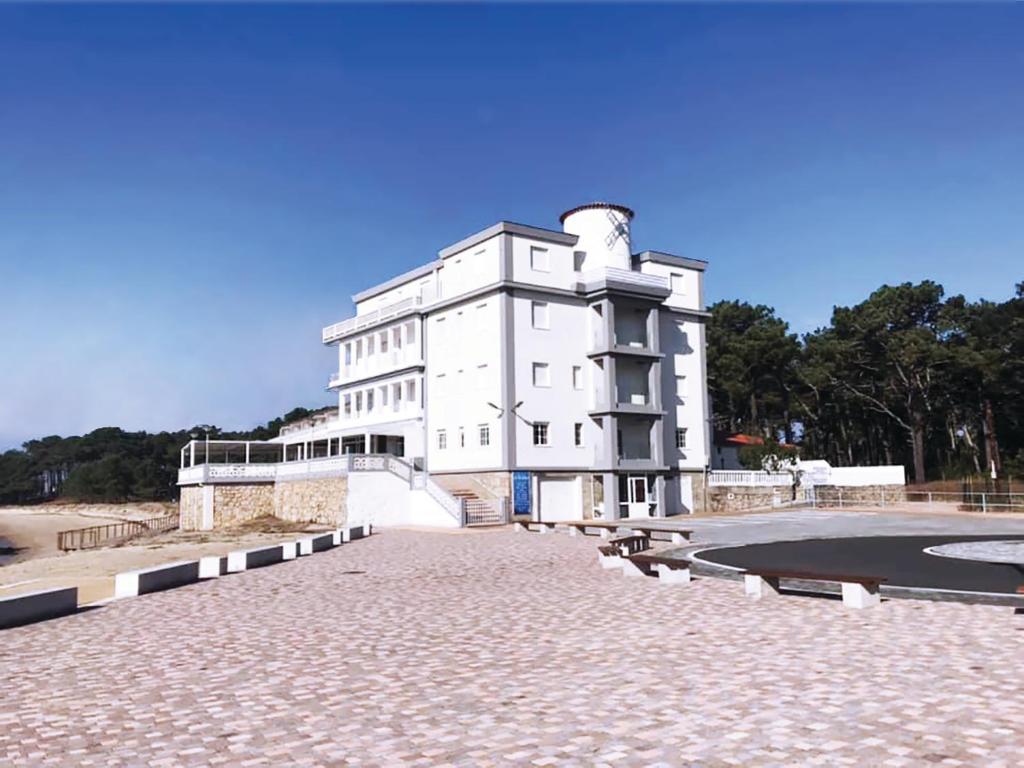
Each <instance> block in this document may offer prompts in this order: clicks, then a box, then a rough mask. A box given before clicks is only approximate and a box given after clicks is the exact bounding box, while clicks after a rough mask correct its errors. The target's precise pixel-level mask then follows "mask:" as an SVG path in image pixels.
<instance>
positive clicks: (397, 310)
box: [323, 295, 427, 344]
mask: <svg viewBox="0 0 1024 768" xmlns="http://www.w3.org/2000/svg"><path fill="white" fill-rule="evenodd" d="M426 299H427V297H425V296H423V295H420V296H410V297H409V298H408V299H403V300H402V301H399V302H396V303H394V304H390V305H388V306H386V307H381V308H380V309H375V310H373V311H372V312H366V313H365V314H362V315H356V316H355V317H350V318H348V319H347V320H342V321H341V322H339V323H335V324H334V325H328V326H327V327H326V328H324V330H323V342H324V344H330V343H332V342H335V341H339V340H340V339H342V338H344V337H345V336H349V335H350V334H353V333H356V332H357V331H361V330H363V329H365V328H370V327H372V326H375V325H379V324H380V323H385V322H387V321H389V320H394V319H395V318H398V317H402V316H403V315H409V314H412V313H414V312H417V311H418V310H419V308H420V307H421V306H423V304H424V303H425V300H426Z"/></svg>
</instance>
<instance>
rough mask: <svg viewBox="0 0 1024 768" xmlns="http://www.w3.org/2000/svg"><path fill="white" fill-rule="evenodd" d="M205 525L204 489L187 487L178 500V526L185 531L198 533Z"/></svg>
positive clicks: (184, 487) (193, 486) (199, 486)
mask: <svg viewBox="0 0 1024 768" xmlns="http://www.w3.org/2000/svg"><path fill="white" fill-rule="evenodd" d="M202 524H203V487H202V486H201V485H186V486H183V487H182V489H181V497H180V499H179V500H178V525H179V526H180V528H181V530H183V531H198V530H199V527H200V526H201V525H202Z"/></svg>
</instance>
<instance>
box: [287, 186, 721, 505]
mask: <svg viewBox="0 0 1024 768" xmlns="http://www.w3.org/2000/svg"><path fill="white" fill-rule="evenodd" d="M633 216H634V214H633V212H632V211H631V210H630V209H628V208H626V207H624V206H620V205H613V204H606V203H592V204H588V205H582V206H579V207H577V208H573V209H572V210H569V211H567V212H566V213H564V214H563V215H562V216H561V219H560V220H561V224H562V228H561V230H552V229H545V228H541V227H534V226H526V225H522V224H515V223H511V222H505V221H503V222H499V223H497V224H495V225H493V226H491V227H488V228H487V229H485V230H482V231H480V232H477V233H475V234H473V235H470V236H469V237H467V238H465V239H463V240H461V241H459V242H457V243H455V244H453V245H451V246H449V247H447V248H444V249H443V250H441V251H440V252H439V253H438V258H437V259H436V260H433V261H431V262H429V263H427V264H424V265H423V266H421V267H418V268H417V269H414V270H411V271H409V272H406V273H404V274H402V275H399V276H397V277H395V278H394V279H392V280H389V281H387V282H385V283H382V284H380V285H377V286H374V287H372V288H370V289H368V290H365V291H363V292H362V293H359V294H357V295H356V296H354V297H353V300H354V303H355V314H354V316H352V317H350V318H348V319H346V320H343V321H341V322H338V323H335V324H333V325H330V326H328V327H326V328H324V329H323V336H322V339H323V343H324V344H327V345H330V346H333V347H336V348H337V351H338V370H337V372H336V373H334V374H333V375H332V376H331V377H330V380H329V384H328V386H329V388H330V389H331V390H333V391H335V392H336V393H337V396H338V413H337V417H336V418H333V419H328V420H326V421H323V422H322V423H319V424H316V425H313V426H310V427H309V428H307V429H300V430H293V431H291V432H289V433H288V434H283V435H282V436H281V437H280V438H279V440H281V441H282V442H284V443H285V447H284V449H283V455H284V458H285V460H286V461H292V460H309V459H314V458H321V457H331V456H335V455H338V454H345V453H357V454H361V453H371V454H377V453H389V454H393V455H396V456H400V457H404V458H405V459H406V461H407V462H409V463H410V464H411V465H412V466H413V467H414V468H415V469H416V470H418V471H421V472H424V473H427V474H428V475H429V477H430V478H432V479H433V480H435V481H437V482H438V483H440V484H441V485H443V486H444V487H446V488H450V489H455V488H469V489H471V490H472V491H473V492H474V493H476V494H478V495H480V496H482V497H490V498H498V497H502V496H504V497H509V498H513V499H514V502H513V503H514V504H515V512H516V513H520V514H524V513H526V512H527V511H528V512H529V513H530V514H532V515H533V517H534V518H539V519H544V520H559V519H564V520H572V519H580V518H585V517H586V518H589V517H603V518H605V519H612V518H619V517H636V516H664V515H674V514H685V513H688V512H691V511H694V510H696V509H700V508H702V507H703V498H704V494H705V475H706V468H707V465H708V461H709V457H710V436H709V431H708V423H709V413H708V398H707V386H706V378H707V377H706V365H705V325H704V324H705V320H706V318H707V317H708V315H707V313H706V312H705V309H704V298H703V278H704V268H705V263H704V262H702V261H698V260H694V259H689V258H684V257H680V256H673V255H671V254H668V253H663V252H659V251H641V252H634V251H633V249H632V246H631V223H632V219H633Z"/></svg>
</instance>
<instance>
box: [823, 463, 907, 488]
mask: <svg viewBox="0 0 1024 768" xmlns="http://www.w3.org/2000/svg"><path fill="white" fill-rule="evenodd" d="M906 484H907V478H906V473H905V471H904V469H903V465H902V464H898V465H895V466H878V467H832V468H831V469H830V470H829V474H828V485H842V486H857V485H906Z"/></svg>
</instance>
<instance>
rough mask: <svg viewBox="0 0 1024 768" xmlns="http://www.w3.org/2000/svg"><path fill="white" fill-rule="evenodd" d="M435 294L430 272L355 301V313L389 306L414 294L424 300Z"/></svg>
mask: <svg viewBox="0 0 1024 768" xmlns="http://www.w3.org/2000/svg"><path fill="white" fill-rule="evenodd" d="M436 295H437V289H436V281H435V277H434V273H433V272H431V273H429V274H426V275H421V276H420V277H417V278H414V279H411V280H409V281H407V282H405V283H402V284H400V285H396V286H395V287H394V288H389V289H388V290H386V291H383V292H381V293H378V294H377V295H376V296H371V297H370V298H368V299H364V300H363V301H358V302H356V314H357V315H365V314H366V313H367V312H373V311H374V310H377V309H381V308H382V307H389V306H391V305H392V304H397V303H398V302H400V301H403V300H404V299H408V298H412V297H415V296H422V297H423V300H424V301H425V302H426V301H432V300H433V299H434V297H435V296H436Z"/></svg>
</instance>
